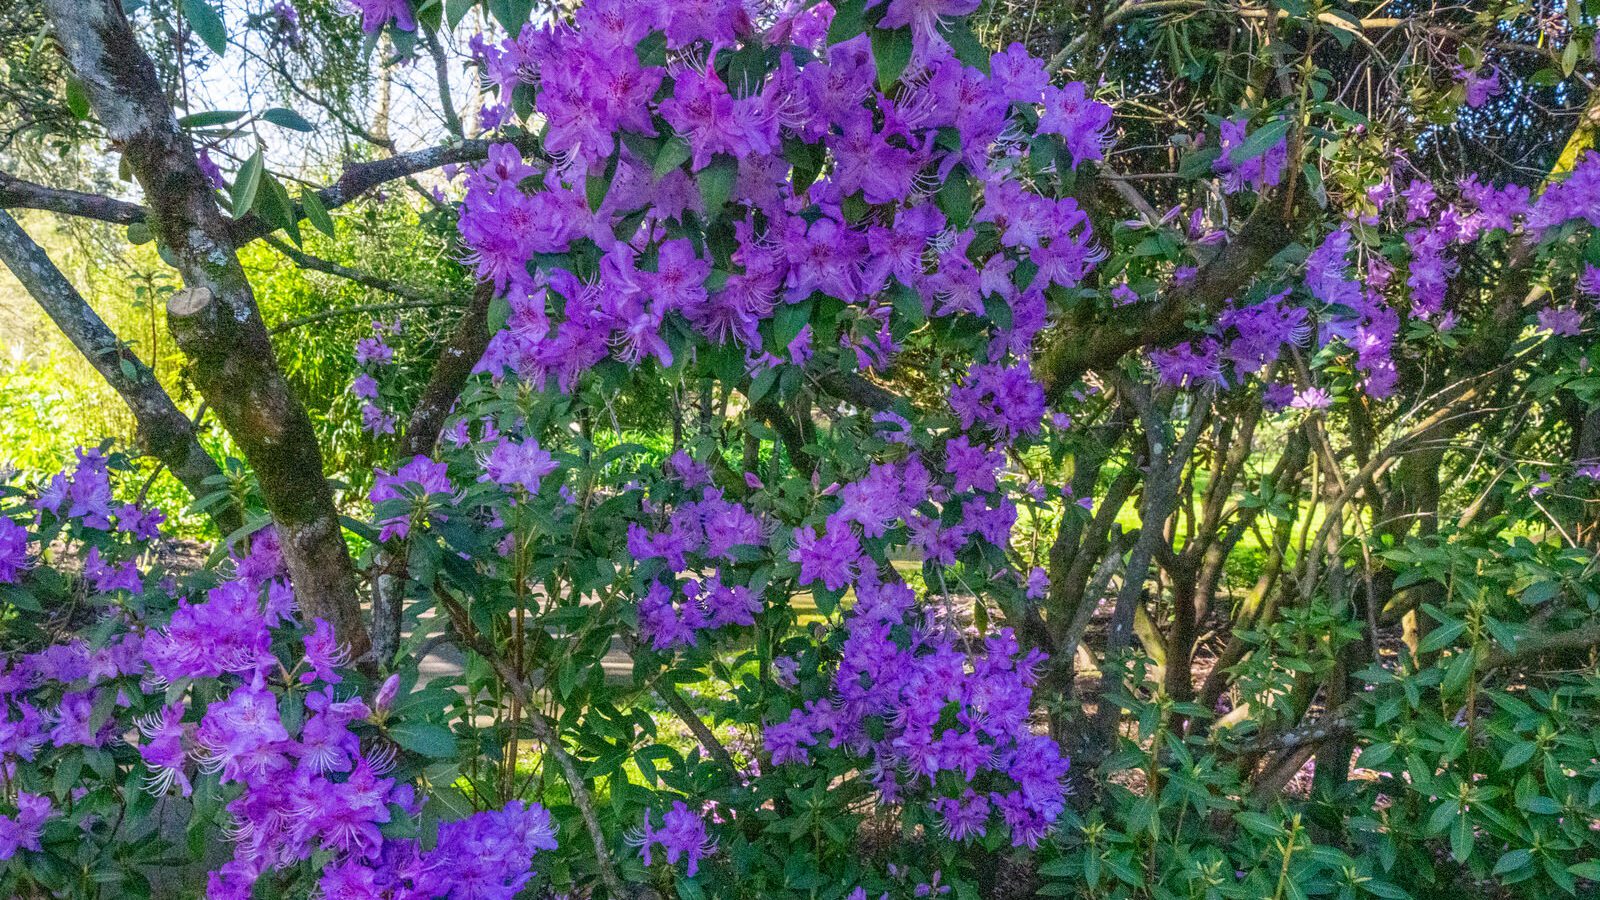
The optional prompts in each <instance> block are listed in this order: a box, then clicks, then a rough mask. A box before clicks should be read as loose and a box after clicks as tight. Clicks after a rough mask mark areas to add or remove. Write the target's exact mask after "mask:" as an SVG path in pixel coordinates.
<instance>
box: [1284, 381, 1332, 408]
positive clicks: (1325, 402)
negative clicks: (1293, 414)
mask: <svg viewBox="0 0 1600 900" xmlns="http://www.w3.org/2000/svg"><path fill="white" fill-rule="evenodd" d="M1332 405H1333V397H1332V395H1330V394H1329V393H1328V392H1327V391H1325V390H1323V389H1322V388H1319V387H1308V388H1306V389H1305V390H1303V391H1300V392H1298V393H1296V394H1295V395H1294V399H1293V400H1290V401H1289V406H1290V408H1292V409H1307V410H1310V409H1327V408H1328V407H1330V406H1332Z"/></svg>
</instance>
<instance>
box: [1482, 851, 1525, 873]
mask: <svg viewBox="0 0 1600 900" xmlns="http://www.w3.org/2000/svg"><path fill="white" fill-rule="evenodd" d="M1532 861H1533V852H1532V851H1530V850H1528V849H1527V848H1525V847H1518V848H1517V849H1515V850H1508V851H1506V853H1505V855H1503V856H1501V857H1500V861H1499V862H1497V863H1495V864H1494V872H1493V873H1492V874H1495V875H1504V874H1505V873H1507V872H1514V871H1516V870H1517V869H1520V868H1522V867H1523V866H1525V865H1527V864H1528V863H1530V862H1532Z"/></svg>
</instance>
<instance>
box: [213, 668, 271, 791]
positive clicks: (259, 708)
mask: <svg viewBox="0 0 1600 900" xmlns="http://www.w3.org/2000/svg"><path fill="white" fill-rule="evenodd" d="M195 743H196V744H197V745H198V746H199V747H200V749H201V750H202V751H203V755H202V758H201V768H203V769H205V770H206V771H208V772H220V773H221V776H222V781H223V783H224V784H226V783H228V782H231V781H243V780H245V779H246V778H249V777H252V776H254V775H256V774H259V773H261V772H264V771H266V770H268V769H271V768H273V767H275V766H276V765H277V764H279V763H280V762H281V761H282V759H283V753H284V751H285V750H286V749H288V744H289V732H288V731H286V730H284V727H283V721H282V720H281V719H279V718H278V698H277V697H276V696H275V695H274V694H273V693H272V692H271V691H269V690H267V688H266V686H265V685H264V684H263V682H262V680H261V679H260V678H257V679H256V680H255V681H254V682H252V683H251V684H248V685H241V686H239V687H237V688H234V690H233V693H231V694H229V695H228V698H227V699H226V700H223V701H220V702H216V703H213V704H211V706H209V707H207V709H206V714H205V717H204V718H203V719H202V720H201V722H200V728H199V730H198V731H197V732H196V734H195Z"/></svg>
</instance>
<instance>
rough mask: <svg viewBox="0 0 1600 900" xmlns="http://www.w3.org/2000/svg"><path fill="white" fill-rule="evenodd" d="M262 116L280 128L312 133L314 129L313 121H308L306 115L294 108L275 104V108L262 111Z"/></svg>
mask: <svg viewBox="0 0 1600 900" xmlns="http://www.w3.org/2000/svg"><path fill="white" fill-rule="evenodd" d="M261 118H263V119H266V120H267V121H268V122H271V123H272V124H274V125H276V126H278V127H279V128H287V129H289V130H291V131H302V132H306V133H310V132H311V130H312V129H311V123H310V122H307V121H306V119H305V116H302V115H300V114H299V113H297V112H295V111H294V110H292V109H285V108H284V107H282V106H274V107H273V108H271V109H269V110H267V111H266V112H264V113H262V114H261Z"/></svg>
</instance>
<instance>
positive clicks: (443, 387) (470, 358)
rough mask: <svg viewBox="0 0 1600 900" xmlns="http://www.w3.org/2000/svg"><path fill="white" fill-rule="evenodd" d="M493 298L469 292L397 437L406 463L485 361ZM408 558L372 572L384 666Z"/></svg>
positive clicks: (393, 645) (375, 640) (375, 630)
mask: <svg viewBox="0 0 1600 900" xmlns="http://www.w3.org/2000/svg"><path fill="white" fill-rule="evenodd" d="M493 298H494V285H493V284H490V283H488V282H484V283H482V284H479V285H478V286H477V288H476V289H474V290H473V292H472V302H471V304H470V305H468V307H467V309H466V312H465V313H463V314H462V316H461V321H460V322H459V323H457V325H456V330H455V333H454V334H453V335H451V337H450V343H449V344H447V345H445V347H444V349H443V350H442V351H441V352H440V353H439V359H438V360H437V361H436V362H435V363H434V365H433V373H432V374H431V375H430V376H429V377H428V384H427V385H426V386H425V387H424V388H423V389H422V396H421V398H420V399H418V401H417V405H416V406H415V407H414V408H413V409H412V410H411V419H410V421H409V422H408V423H407V425H406V430H405V434H403V435H402V436H401V438H400V449H399V457H400V459H401V460H405V459H410V458H411V457H413V456H416V455H417V454H428V453H432V452H433V447H434V445H435V444H437V443H438V442H439V433H440V432H441V431H442V430H443V428H444V421H445V418H446V417H447V416H448V415H449V414H450V409H451V408H452V407H453V406H454V405H455V402H456V398H457V397H459V396H461V391H462V389H463V388H465V387H466V385H467V379H468V378H469V377H470V376H471V375H472V370H473V369H474V368H475V367H476V366H477V365H478V360H480V359H482V358H483V351H484V350H485V349H487V348H488V346H489V302H490V301H491V300H492V299H493ZM405 559H406V554H405V552H404V551H403V550H401V551H398V552H390V551H389V550H388V549H386V548H382V549H380V550H379V552H378V555H377V557H376V559H375V560H374V564H373V569H374V570H375V571H376V572H377V577H376V578H375V579H373V583H372V650H373V657H374V658H375V659H376V660H377V661H378V663H379V664H380V665H386V664H387V663H388V662H389V661H390V660H391V659H393V658H394V654H395V652H396V651H397V650H399V648H400V632H401V624H402V618H403V616H404V612H405V590H404V582H403V580H402V578H401V573H402V572H403V571H404V567H405Z"/></svg>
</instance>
